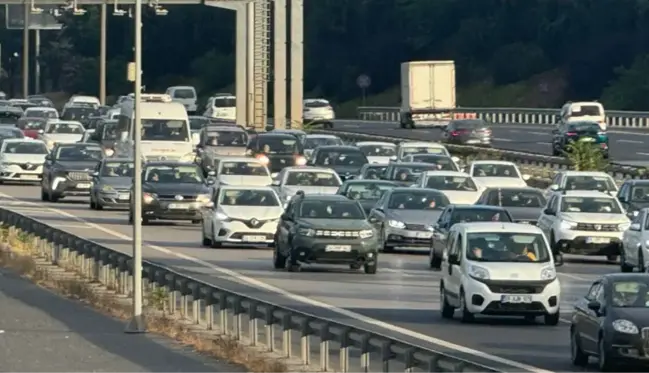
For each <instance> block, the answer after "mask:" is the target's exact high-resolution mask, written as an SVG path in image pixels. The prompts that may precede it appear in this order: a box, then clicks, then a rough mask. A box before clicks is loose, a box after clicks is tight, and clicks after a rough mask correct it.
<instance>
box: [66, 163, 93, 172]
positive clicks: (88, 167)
mask: <svg viewBox="0 0 649 373" xmlns="http://www.w3.org/2000/svg"><path fill="white" fill-rule="evenodd" d="M97 164H99V161H58V162H56V167H57V168H61V169H64V170H81V171H88V172H90V171H92V170H94V169H95V168H96V167H97Z"/></svg>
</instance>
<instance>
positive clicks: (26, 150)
mask: <svg viewBox="0 0 649 373" xmlns="http://www.w3.org/2000/svg"><path fill="white" fill-rule="evenodd" d="M3 153H8V154H47V147H46V146H45V144H43V143H42V142H37V141H34V142H31V141H30V142H8V143H6V145H5V148H4V151H3Z"/></svg>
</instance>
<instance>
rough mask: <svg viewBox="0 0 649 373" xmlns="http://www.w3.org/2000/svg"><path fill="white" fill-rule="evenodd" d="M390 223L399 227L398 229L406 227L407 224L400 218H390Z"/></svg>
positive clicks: (394, 226)
mask: <svg viewBox="0 0 649 373" xmlns="http://www.w3.org/2000/svg"><path fill="white" fill-rule="evenodd" d="M388 225H389V226H391V227H392V228H397V229H404V228H405V227H406V225H405V224H404V223H403V222H401V221H398V220H388Z"/></svg>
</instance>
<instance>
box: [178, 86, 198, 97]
mask: <svg viewBox="0 0 649 373" xmlns="http://www.w3.org/2000/svg"><path fill="white" fill-rule="evenodd" d="M174 98H179V99H192V98H196V93H195V92H194V90H193V89H191V88H178V89H176V90H174Z"/></svg>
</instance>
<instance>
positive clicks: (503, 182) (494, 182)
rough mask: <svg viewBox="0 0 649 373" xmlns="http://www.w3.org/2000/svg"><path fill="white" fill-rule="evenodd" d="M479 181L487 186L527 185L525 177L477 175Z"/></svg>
mask: <svg viewBox="0 0 649 373" xmlns="http://www.w3.org/2000/svg"><path fill="white" fill-rule="evenodd" d="M474 180H475V181H476V182H477V183H480V184H481V185H483V186H485V187H487V188H499V187H526V186H527V183H526V182H525V180H523V179H519V178H515V177H475V176H474Z"/></svg>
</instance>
